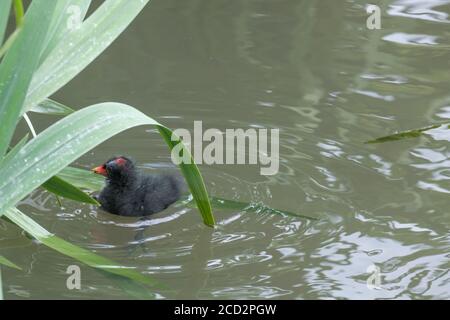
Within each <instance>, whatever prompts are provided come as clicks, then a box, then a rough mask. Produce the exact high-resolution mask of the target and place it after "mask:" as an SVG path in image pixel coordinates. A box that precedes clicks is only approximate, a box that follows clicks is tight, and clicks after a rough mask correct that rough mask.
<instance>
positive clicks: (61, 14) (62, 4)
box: [41, 0, 91, 61]
mask: <svg viewBox="0 0 450 320" xmlns="http://www.w3.org/2000/svg"><path fill="white" fill-rule="evenodd" d="M56 2H57V8H56V12H57V13H58V14H57V15H55V16H54V17H53V20H52V22H51V24H50V30H51V33H49V34H48V36H47V39H46V44H45V48H44V51H43V52H42V54H41V61H44V60H45V59H46V58H47V57H48V56H49V54H50V53H51V52H52V51H53V49H55V47H56V46H57V45H58V44H59V43H60V42H61V41H62V40H64V39H65V38H66V37H67V36H68V34H69V33H70V32H73V31H75V30H77V29H78V28H79V27H80V26H81V23H82V22H83V20H84V17H85V15H86V13H87V10H88V9H89V5H90V4H91V0H57V1H56ZM77 20H78V21H77ZM78 24H80V25H79V26H78Z"/></svg>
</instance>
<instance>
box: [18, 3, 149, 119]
mask: <svg viewBox="0 0 450 320" xmlns="http://www.w3.org/2000/svg"><path fill="white" fill-rule="evenodd" d="M148 1H149V0H131V1H130V0H106V1H105V2H104V3H103V4H102V5H101V6H100V8H98V9H97V10H96V11H95V12H94V13H93V14H91V15H90V16H89V17H88V18H87V19H86V20H85V21H84V22H83V24H82V25H81V28H80V29H78V30H75V31H73V32H71V33H69V34H68V35H67V36H66V37H64V39H63V41H59V42H58V44H57V45H56V46H55V47H54V48H53V50H52V51H51V52H50V53H49V55H48V57H47V59H45V61H44V62H43V63H42V64H41V66H40V67H39V69H38V70H37V72H36V74H35V75H34V77H33V81H32V82H31V85H30V89H29V90H28V93H27V98H26V101H25V105H24V108H23V109H22V114H23V113H25V112H27V111H29V110H30V109H31V108H32V107H33V106H35V105H37V104H38V103H40V102H42V101H43V100H44V99H45V98H47V97H49V96H50V95H52V94H53V93H55V92H56V91H57V90H59V89H60V88H61V87H62V86H64V85H65V84H66V83H67V82H69V81H70V80H71V79H72V78H74V77H75V76H76V75H77V74H78V73H80V72H81V71H82V70H83V69H84V68H85V67H86V66H87V65H88V64H90V63H91V62H92V61H93V60H94V59H95V58H96V57H97V56H98V55H100V53H102V52H103V51H104V50H105V49H106V48H107V47H108V46H109V45H110V44H111V43H112V42H113V41H114V40H115V39H116V38H117V37H118V36H119V35H120V34H121V33H122V31H123V30H124V29H125V28H126V27H127V26H128V25H129V24H130V23H131V22H132V21H133V19H134V18H135V17H136V16H137V14H138V13H139V12H140V11H141V10H142V9H143V8H144V6H145V5H146V4H147V2H148Z"/></svg>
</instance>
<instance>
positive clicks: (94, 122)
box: [0, 102, 214, 226]
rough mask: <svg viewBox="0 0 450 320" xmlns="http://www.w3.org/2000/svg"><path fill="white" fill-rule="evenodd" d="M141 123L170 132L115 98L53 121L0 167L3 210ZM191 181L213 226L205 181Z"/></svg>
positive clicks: (197, 176) (205, 218)
mask: <svg viewBox="0 0 450 320" xmlns="http://www.w3.org/2000/svg"><path fill="white" fill-rule="evenodd" d="M140 125H156V126H158V128H159V129H161V128H164V130H165V132H166V133H167V135H168V134H169V132H171V131H170V130H169V129H167V128H165V127H164V126H162V125H161V124H159V123H158V122H156V121H155V120H154V119H152V118H150V117H148V116H146V115H145V114H143V113H142V112H140V111H138V110H136V109H134V108H132V107H130V106H127V105H124V104H120V103H112V102H109V103H108V102H107V103H100V104H97V105H93V106H90V107H87V108H84V109H82V110H80V111H77V112H75V113H72V114H71V115H69V116H67V117H65V118H64V119H62V120H60V121H58V122H57V123H55V124H53V125H52V126H50V127H49V128H47V129H46V130H44V131H43V132H41V133H40V134H39V135H38V136H37V137H36V138H34V139H33V140H31V141H30V142H29V143H27V144H26V145H25V146H24V147H23V148H22V149H21V152H19V154H17V155H16V156H15V157H13V159H12V160H11V161H9V163H8V166H6V165H5V166H2V167H0V176H1V177H2V178H3V179H2V180H0V212H2V211H4V210H5V209H7V208H9V207H11V206H14V205H15V204H16V203H17V202H18V201H19V200H20V199H22V198H23V197H25V196H26V195H27V194H29V193H30V192H31V191H33V190H34V189H35V188H37V187H38V186H39V185H41V184H42V183H44V182H45V181H47V180H48V179H49V178H50V177H52V176H53V175H55V174H57V173H58V172H60V171H61V170H62V169H63V168H64V167H66V166H67V165H68V164H70V163H71V162H73V161H74V160H76V159H77V158H78V157H80V156H81V155H82V154H84V153H85V152H87V151H89V150H90V149H92V148H93V147H95V146H96V145H98V144H99V143H101V142H103V141H104V140H106V139H108V138H110V137H111V136H113V135H115V134H117V133H119V132H121V131H123V130H126V129H128V128H131V127H135V126H140ZM185 150H186V152H188V151H187V149H185ZM180 166H181V167H182V170H189V169H192V165H187V166H189V167H187V168H183V166H184V165H183V164H182V165H180ZM195 168H196V167H195ZM185 177H186V179H188V178H189V179H201V175H200V173H199V172H198V169H197V170H196V171H195V172H193V173H189V174H188V175H186V174H185ZM188 185H189V186H192V185H195V187H196V189H193V190H192V189H191V192H192V193H193V194H194V193H197V196H194V198H195V199H196V200H197V199H200V200H201V201H202V202H201V203H200V202H197V205H198V208H199V210H200V213H201V215H202V217H203V221H204V222H205V224H207V225H209V226H212V225H213V223H214V218H213V217H212V211H211V210H210V208H211V207H210V206H208V205H207V204H206V205H205V202H208V203H209V200H208V196H207V192H206V189H205V188H204V184H203V181H201V183H200V182H198V183H197V184H195V183H193V182H192V181H188ZM199 186H200V187H199ZM201 186H203V189H201ZM198 193H202V194H200V195H198ZM205 195H206V198H205ZM208 208H209V209H208Z"/></svg>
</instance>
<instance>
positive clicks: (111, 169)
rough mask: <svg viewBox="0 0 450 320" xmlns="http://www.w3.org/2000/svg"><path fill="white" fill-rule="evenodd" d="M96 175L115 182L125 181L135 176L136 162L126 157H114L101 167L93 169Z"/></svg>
mask: <svg viewBox="0 0 450 320" xmlns="http://www.w3.org/2000/svg"><path fill="white" fill-rule="evenodd" d="M92 171H93V172H94V173H97V174H100V175H102V176H105V177H106V178H108V179H109V180H113V181H125V180H127V178H129V177H130V176H134V174H135V166H134V161H133V160H131V159H130V158H127V157H125V156H118V157H113V158H111V159H109V160H108V161H106V162H105V163H104V164H102V165H101V166H98V167H95V168H93V169H92Z"/></svg>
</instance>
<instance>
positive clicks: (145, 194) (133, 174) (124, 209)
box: [92, 156, 185, 217]
mask: <svg viewBox="0 0 450 320" xmlns="http://www.w3.org/2000/svg"><path fill="white" fill-rule="evenodd" d="M92 171H94V172H95V173H97V174H101V175H103V176H105V177H106V185H105V187H104V188H103V190H102V191H101V192H100V195H99V196H98V197H97V200H98V201H99V202H100V204H101V208H102V209H103V210H105V211H108V212H110V213H112V214H117V215H121V216H130V217H138V216H146V215H150V214H152V213H156V212H160V211H162V210H164V209H165V208H167V207H168V206H169V205H171V204H172V203H174V202H175V201H177V200H178V199H179V198H180V196H181V195H182V193H183V192H184V190H185V184H184V180H183V179H182V177H181V176H177V175H171V174H167V173H161V174H145V173H142V172H140V171H139V170H138V169H137V168H136V166H135V164H134V162H133V161H132V160H131V159H129V158H127V157H124V156H119V157H114V158H111V159H109V160H108V161H106V162H105V163H104V164H103V165H101V166H98V167H96V168H94V169H92Z"/></svg>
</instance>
